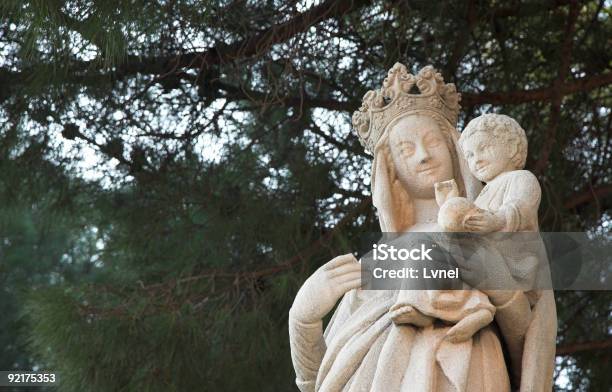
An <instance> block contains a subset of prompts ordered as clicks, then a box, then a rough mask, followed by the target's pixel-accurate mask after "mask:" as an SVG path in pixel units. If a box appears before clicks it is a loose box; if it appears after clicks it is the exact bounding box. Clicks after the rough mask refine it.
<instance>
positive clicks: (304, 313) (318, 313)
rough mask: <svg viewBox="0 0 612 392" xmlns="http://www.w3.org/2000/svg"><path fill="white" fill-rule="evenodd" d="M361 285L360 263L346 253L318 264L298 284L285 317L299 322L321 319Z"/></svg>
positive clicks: (311, 321)
mask: <svg viewBox="0 0 612 392" xmlns="http://www.w3.org/2000/svg"><path fill="white" fill-rule="evenodd" d="M360 286H361V265H360V264H359V263H358V262H357V259H355V256H353V255H352V254H350V253H348V254H346V255H342V256H338V257H336V258H334V259H332V260H331V261H329V262H327V263H326V264H324V265H323V266H321V267H320V268H319V269H318V270H316V271H315V272H314V274H312V275H311V276H310V277H309V278H308V279H306V282H304V284H303V285H302V287H301V288H300V290H299V291H298V293H297V295H296V296H295V300H294V301H293V305H292V306H291V310H290V311H289V317H294V318H296V319H297V320H299V321H301V322H303V323H315V322H318V321H321V320H322V319H323V317H325V315H326V314H327V313H329V312H330V311H331V310H332V309H333V308H334V306H335V305H336V302H338V300H339V299H340V298H341V297H342V296H343V295H344V294H345V293H346V292H348V291H350V290H352V289H356V288H358V287H360Z"/></svg>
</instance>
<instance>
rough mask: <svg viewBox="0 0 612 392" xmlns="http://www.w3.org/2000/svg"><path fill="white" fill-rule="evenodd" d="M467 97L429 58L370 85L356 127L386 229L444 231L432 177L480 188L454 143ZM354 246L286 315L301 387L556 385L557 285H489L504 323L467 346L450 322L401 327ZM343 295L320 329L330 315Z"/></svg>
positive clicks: (466, 189) (476, 390) (391, 298)
mask: <svg viewBox="0 0 612 392" xmlns="http://www.w3.org/2000/svg"><path fill="white" fill-rule="evenodd" d="M459 99H460V95H459V94H458V93H457V92H456V90H455V86H454V85H453V84H446V83H444V81H443V79H442V76H441V75H440V74H439V73H438V72H436V70H435V69H434V68H433V67H431V66H427V67H424V68H423V69H421V70H420V71H419V72H418V74H417V75H411V74H410V73H408V71H407V69H406V67H405V66H404V65H402V64H399V63H398V64H395V65H394V66H393V68H391V70H390V71H389V73H388V76H387V78H386V79H385V80H384V82H383V86H382V88H380V89H378V90H373V91H369V92H368V93H367V94H366V95H365V96H364V98H363V104H362V106H361V107H360V108H359V110H358V111H356V112H355V113H354V114H353V126H354V128H355V129H356V131H357V133H358V136H359V139H360V141H361V142H362V144H363V145H364V147H365V148H366V151H368V152H369V153H371V154H372V155H373V156H374V162H373V165H372V198H373V203H374V206H375V207H376V209H377V211H378V216H379V219H380V226H381V230H382V231H383V232H410V231H412V232H436V231H440V228H439V226H438V225H437V213H438V207H437V204H436V202H435V194H434V184H435V183H436V182H440V181H446V180H450V179H455V181H456V182H457V184H458V187H459V191H460V193H461V195H462V196H464V197H467V198H468V199H470V200H474V198H475V197H476V196H477V195H478V192H479V191H480V188H481V184H480V183H479V182H478V181H477V180H476V179H475V178H474V177H473V176H472V175H471V174H470V172H469V171H468V170H467V166H466V163H465V162H464V160H463V158H462V155H461V154H460V152H459V151H458V149H457V139H458V136H459V133H458V132H457V130H456V128H455V127H456V123H457V116H458V113H459ZM360 287H361V274H360V265H359V263H358V262H357V260H355V258H354V257H353V256H352V255H351V254H347V255H342V256H338V257H336V258H334V259H333V260H331V261H329V262H328V263H326V264H325V265H323V266H322V267H321V268H319V269H318V270H317V271H316V272H315V273H314V274H313V275H312V276H310V277H309V278H308V279H307V280H306V282H305V283H304V285H303V286H302V287H301V288H300V290H299V291H298V294H297V295H296V298H295V300H294V302H293V305H292V307H291V310H290V311H289V338H290V345H291V357H292V361H293V365H294V369H295V372H296V384H297V386H298V388H299V389H300V390H301V391H302V392H306V391H325V392H328V391H329V392H332V391H333V392H336V391H385V392H387V391H388V392H393V391H411V392H429V391H469V392H485V391H486V392H488V391H501V392H504V391H510V390H520V391H524V392H527V391H531V392H542V391H550V390H551V388H552V374H553V369H554V355H555V338H556V328H557V324H556V323H557V319H556V309H555V301H554V297H553V293H552V291H541V292H539V293H538V295H537V299H536V300H534V301H531V302H530V301H527V300H526V298H525V296H524V295H522V292H520V291H509V290H489V291H483V292H484V294H486V295H487V296H488V298H489V300H490V302H491V303H492V304H493V305H494V306H495V319H494V321H493V322H492V323H490V324H489V325H487V326H485V327H483V328H482V329H480V330H478V331H477V332H476V333H475V334H474V335H473V336H471V337H468V338H467V339H465V340H463V341H461V342H453V343H449V341H448V339H447V333H448V331H449V329H450V328H451V326H449V325H446V324H442V323H434V324H431V325H427V326H423V327H418V326H415V325H410V324H395V323H394V322H393V320H392V315H391V313H390V311H389V309H390V308H391V307H392V306H393V304H394V303H395V300H396V298H397V293H398V292H397V291H393V290H388V291H373V290H361V289H360ZM340 298H342V300H341V302H340V304H339V305H338V307H337V308H336V310H335V313H334V314H333V316H332V318H331V320H330V322H329V324H328V325H327V327H326V328H325V331H323V322H322V320H323V318H324V317H325V315H327V314H328V313H329V312H331V310H332V309H333V308H334V306H335V305H336V303H337V301H338V300H339V299H340Z"/></svg>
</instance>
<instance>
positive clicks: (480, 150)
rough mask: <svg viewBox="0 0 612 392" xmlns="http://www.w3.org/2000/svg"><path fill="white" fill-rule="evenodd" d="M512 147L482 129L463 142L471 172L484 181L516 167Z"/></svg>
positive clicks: (462, 148) (463, 149)
mask: <svg viewBox="0 0 612 392" xmlns="http://www.w3.org/2000/svg"><path fill="white" fill-rule="evenodd" d="M512 147H513V146H511V145H508V143H503V142H500V141H498V142H496V141H495V140H494V137H493V135H489V134H487V133H485V132H481V131H477V132H474V133H473V134H472V135H470V137H469V138H467V139H466V140H464V141H462V143H461V150H462V151H463V154H464V156H465V160H466V161H467V163H468V167H469V168H470V172H472V174H473V175H474V177H476V178H477V179H478V180H480V181H483V182H489V181H491V180H492V179H494V178H495V177H497V176H498V175H499V174H501V173H503V172H506V171H509V170H514V169H515V168H514V162H513V161H512V155H513V154H512V151H511V148H512Z"/></svg>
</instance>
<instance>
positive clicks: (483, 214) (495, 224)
mask: <svg viewBox="0 0 612 392" xmlns="http://www.w3.org/2000/svg"><path fill="white" fill-rule="evenodd" d="M504 226H506V220H505V219H504V218H503V217H501V216H498V215H495V214H494V213H492V212H489V211H485V210H479V211H478V212H475V213H472V214H468V215H466V217H465V219H464V220H463V227H465V229H466V230H469V231H475V232H478V233H492V232H494V231H500V230H501V229H503V228H504Z"/></svg>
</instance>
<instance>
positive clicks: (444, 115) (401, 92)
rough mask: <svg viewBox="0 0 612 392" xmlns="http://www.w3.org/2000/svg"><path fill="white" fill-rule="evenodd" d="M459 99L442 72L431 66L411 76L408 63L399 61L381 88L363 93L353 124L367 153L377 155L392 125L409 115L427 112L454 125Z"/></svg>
mask: <svg viewBox="0 0 612 392" xmlns="http://www.w3.org/2000/svg"><path fill="white" fill-rule="evenodd" d="M460 99H461V96H460V94H459V93H457V90H456V88H455V85H454V84H452V83H444V79H443V78H442V75H441V74H440V73H439V72H437V71H436V70H435V68H433V67H432V66H431V65H428V66H426V67H424V68H422V69H421V70H420V71H419V72H418V73H417V74H416V75H412V74H410V73H409V72H408V70H407V69H406V66H404V65H403V64H400V63H396V64H395V65H394V66H393V67H392V68H391V69H390V70H389V73H388V75H387V77H386V78H385V80H384V81H383V85H382V87H381V88H380V89H378V90H370V91H368V92H367V93H366V94H365V95H364V97H363V101H362V105H361V107H360V108H359V109H358V110H356V111H355V112H354V113H353V117H352V123H353V127H354V128H355V130H356V131H357V135H358V136H359V141H360V142H361V144H362V145H363V146H364V148H365V150H366V152H368V153H370V154H374V152H375V150H376V147H377V145H378V142H379V141H380V140H381V139H383V138H384V136H385V133H386V132H387V131H388V129H389V128H390V126H391V125H392V124H393V123H395V122H396V121H398V120H399V119H400V118H402V117H405V116H407V115H410V114H419V113H421V114H425V115H428V116H430V117H432V118H435V119H436V120H442V121H445V122H448V124H449V125H450V126H451V127H452V128H454V127H455V126H456V124H457V117H458V115H459V109H460V106H459V100H460Z"/></svg>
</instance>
